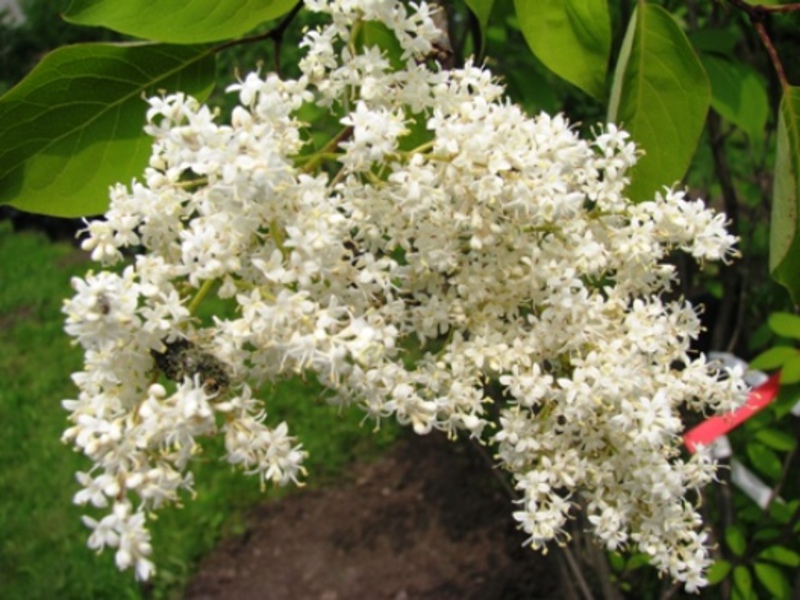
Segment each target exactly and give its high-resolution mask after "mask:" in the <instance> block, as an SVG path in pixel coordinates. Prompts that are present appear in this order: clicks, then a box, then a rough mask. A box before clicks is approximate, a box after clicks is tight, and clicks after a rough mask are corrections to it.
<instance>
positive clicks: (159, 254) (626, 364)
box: [64, 0, 744, 589]
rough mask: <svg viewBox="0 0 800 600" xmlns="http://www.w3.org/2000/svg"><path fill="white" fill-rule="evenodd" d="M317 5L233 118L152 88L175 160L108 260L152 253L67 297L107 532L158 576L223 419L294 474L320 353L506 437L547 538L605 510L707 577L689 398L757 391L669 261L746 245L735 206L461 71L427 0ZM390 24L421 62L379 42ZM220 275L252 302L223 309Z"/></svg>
mask: <svg viewBox="0 0 800 600" xmlns="http://www.w3.org/2000/svg"><path fill="white" fill-rule="evenodd" d="M306 5H307V6H308V7H309V8H311V9H312V10H317V11H320V12H325V13H328V14H329V16H330V18H331V19H330V20H331V23H330V24H329V25H327V26H322V27H319V28H317V29H314V30H311V31H309V32H308V33H307V34H306V36H305V38H304V40H303V42H302V46H303V47H304V48H305V49H306V55H305V58H304V59H303V60H302V62H301V65H300V66H301V69H302V76H301V77H300V78H299V79H298V80H296V81H288V80H282V79H280V78H279V77H278V76H276V75H274V74H270V75H267V76H266V77H262V76H261V75H259V74H257V73H251V74H249V75H247V76H246V77H245V78H244V79H243V80H242V81H240V82H239V83H238V84H235V85H233V86H231V87H230V88H229V90H230V91H233V92H236V93H238V97H239V105H238V106H237V107H236V108H235V109H234V110H233V112H232V115H231V120H230V123H229V124H223V123H219V122H218V118H217V114H216V112H215V111H213V110H211V109H209V108H208V107H206V106H202V105H200V104H199V103H197V102H196V101H195V100H193V99H192V98H190V97H187V96H185V95H183V94H176V95H171V96H166V97H159V98H153V99H151V100H150V109H149V111H148V113H147V117H148V126H147V131H148V132H149V133H150V134H151V135H152V136H153V139H154V145H153V155H152V157H151V159H150V166H149V167H148V169H147V170H146V171H145V173H144V174H143V177H142V179H141V181H137V182H134V183H133V184H132V185H131V186H130V187H129V188H126V187H124V186H117V187H115V188H114V189H113V190H112V192H111V205H110V207H109V210H108V213H107V215H106V218H105V219H104V220H99V221H95V222H92V223H90V224H89V225H88V227H87V231H88V235H89V237H88V239H87V240H86V242H85V243H84V247H85V248H86V249H87V250H90V251H91V252H92V257H93V258H94V259H95V260H97V261H99V262H100V263H103V264H112V263H115V262H118V261H120V260H122V259H123V256H125V255H126V254H128V255H129V254H130V252H131V250H134V251H136V252H137V253H138V256H137V258H136V260H135V262H134V264H133V265H131V266H128V267H127V268H125V269H124V270H123V271H122V272H121V273H119V272H117V271H114V272H111V271H101V272H99V273H91V272H90V273H89V274H87V276H86V277H85V278H84V279H75V280H74V282H73V286H74V288H75V296H74V297H73V298H72V299H70V300H68V301H67V302H66V304H65V307H64V312H65V313H66V315H67V324H66V330H67V332H68V333H69V334H70V335H72V336H73V337H74V338H75V340H76V341H77V342H78V343H79V344H80V345H81V346H82V347H83V348H84V350H85V367H84V370H83V371H81V372H79V373H76V374H74V376H73V379H74V381H75V383H76V384H77V386H78V388H79V393H78V395H77V398H76V399H72V400H66V401H64V406H65V407H66V408H67V409H68V410H69V411H70V412H71V417H70V418H71V421H72V425H71V427H70V428H69V429H68V430H67V431H66V432H65V434H64V439H65V440H67V441H69V442H71V443H73V444H74V445H75V446H76V447H77V448H79V449H80V450H82V451H83V452H84V453H85V454H86V455H87V456H88V457H89V458H90V459H91V461H92V462H93V466H92V467H91V469H90V470H89V472H88V473H79V474H78V481H79V482H80V484H81V485H82V486H83V489H82V490H81V491H79V492H78V493H77V494H76V496H75V501H76V502H77V503H80V504H91V505H92V506H94V507H97V508H100V509H103V508H105V509H107V510H110V512H109V513H108V514H107V515H106V516H105V517H103V518H102V519H101V520H100V521H96V520H94V519H92V518H89V517H86V519H85V522H86V524H87V525H88V526H89V527H90V528H91V529H92V530H93V532H92V534H91V536H90V538H89V545H90V546H91V547H92V548H96V549H102V548H104V547H111V548H114V549H115V551H116V553H117V554H116V558H117V564H118V565H119V566H120V568H127V567H133V568H134V569H135V571H136V575H137V577H139V578H142V579H146V578H147V577H149V576H150V575H151V574H152V572H153V564H152V563H151V562H150V560H149V559H148V558H147V557H148V556H149V555H150V552H151V549H150V544H149V534H148V532H147V529H146V515H147V514H148V513H150V512H151V511H153V510H155V509H158V508H159V507H161V506H163V505H165V504H169V503H175V502H178V501H179V500H180V496H181V494H182V492H186V491H191V486H192V482H193V479H192V473H191V467H192V459H193V458H194V457H195V456H196V455H197V454H198V453H199V452H200V451H201V449H202V448H201V445H200V444H201V441H202V439H203V438H204V437H206V436H209V435H222V436H224V438H225V447H226V452H227V457H226V458H227V460H228V461H229V462H230V463H232V464H234V465H240V466H241V468H242V469H243V470H244V471H245V472H247V473H252V474H254V475H257V476H258V478H259V480H260V481H261V482H262V483H266V482H268V481H269V482H274V483H277V484H279V485H284V484H286V483H289V482H292V483H297V482H298V479H299V478H300V477H301V476H302V474H303V473H304V471H303V467H302V461H303V458H304V457H305V452H304V451H303V450H302V448H301V446H300V445H299V444H297V442H296V441H295V439H294V438H292V437H291V436H290V435H289V433H288V427H287V425H286V423H278V424H275V425H268V424H267V423H268V415H267V410H268V408H269V407H268V406H264V403H263V402H262V401H261V400H259V399H258V398H257V390H258V389H259V387H260V386H262V385H264V384H265V383H268V382H272V381H276V380H278V379H281V378H285V377H290V376H293V375H294V374H303V373H313V374H315V375H316V377H317V379H318V380H319V381H321V382H322V383H323V384H324V385H325V386H327V387H329V388H330V389H331V390H333V391H334V393H335V398H336V401H338V402H339V403H341V404H342V405H356V406H358V407H360V408H361V409H363V410H364V411H365V412H366V413H367V415H368V416H369V417H371V418H373V419H375V420H376V422H379V421H380V420H381V419H386V418H390V417H391V418H396V419H397V420H398V421H399V422H401V423H403V424H407V425H409V426H411V427H413V428H414V430H415V431H416V432H418V433H420V434H424V433H428V432H430V431H431V430H434V429H438V430H441V431H445V432H447V433H448V434H450V435H455V434H456V433H457V432H459V431H465V432H466V433H467V434H468V435H470V436H472V437H476V438H479V439H482V440H484V441H485V442H487V443H491V444H493V445H494V446H495V447H496V452H497V458H498V460H499V462H500V464H501V465H502V466H503V467H504V468H505V469H506V470H507V471H508V472H509V473H510V476H511V477H512V478H513V481H514V484H515V486H516V489H517V490H518V491H519V495H520V497H519V503H518V506H517V510H516V511H515V512H514V517H515V518H516V519H517V520H518V521H519V524H520V527H521V528H522V529H523V530H524V531H525V532H526V534H527V535H528V540H529V543H530V544H531V545H532V546H533V547H534V548H540V547H543V546H544V545H545V544H546V543H547V542H549V541H550V540H565V539H566V537H567V534H566V532H565V525H566V521H567V519H568V518H569V517H570V515H571V514H572V513H573V512H574V511H575V510H578V509H582V510H585V511H586V512H587V514H588V521H589V523H591V524H592V526H593V528H594V532H595V534H596V535H597V536H598V538H599V539H600V540H601V541H602V543H603V544H604V545H605V546H606V547H607V548H610V549H616V548H622V547H635V548H638V549H639V550H640V551H642V552H645V553H646V554H647V555H648V556H649V557H650V558H651V560H652V561H653V563H654V564H655V565H656V566H657V567H658V568H659V569H661V570H662V571H665V572H668V573H669V574H670V575H671V576H672V577H674V578H676V579H678V580H681V581H684V582H685V583H686V586H687V588H689V589H696V588H697V587H699V586H701V585H703V584H704V583H705V580H704V579H703V573H704V570H705V569H706V567H707V566H708V565H709V563H710V560H709V557H708V551H707V548H706V545H705V536H704V534H703V533H702V532H701V531H700V529H699V527H700V518H699V515H698V513H697V511H696V509H695V507H694V506H693V505H692V503H691V501H690V499H689V497H687V494H689V493H690V492H691V491H692V490H694V489H696V488H698V487H700V486H702V485H704V484H705V483H706V482H707V481H709V479H711V478H712V477H713V473H714V466H713V464H711V463H709V462H707V461H705V460H704V459H703V458H702V457H700V456H697V457H693V458H691V459H685V458H683V457H682V456H681V454H680V452H679V442H680V433H681V430H682V424H681V421H680V418H679V410H680V409H681V408H684V407H685V408H689V409H692V410H697V411H706V410H715V411H727V410H731V409H733V408H735V407H736V406H737V405H738V404H739V403H740V402H741V401H742V399H743V390H744V387H743V384H742V381H741V373H738V372H729V373H722V375H725V376H724V377H720V375H721V373H720V369H719V368H718V367H716V366H715V365H711V364H709V363H707V362H706V360H705V358H704V357H703V356H696V355H693V354H691V353H690V352H689V345H690V342H691V340H692V339H693V338H695V337H696V336H697V335H698V333H699V331H700V325H699V321H698V319H697V316H696V313H695V311H694V309H693V307H692V306H691V305H689V304H688V303H687V302H685V301H682V300H667V297H668V295H667V294H666V293H665V292H667V291H669V290H670V287H671V286H672V284H673V283H674V280H675V277H676V274H675V270H674V268H673V266H672V265H671V264H670V263H668V262H666V259H667V257H668V256H669V255H670V254H671V253H672V252H674V251H675V250H682V251H684V252H686V253H688V254H689V255H691V256H693V257H695V258H696V259H697V261H698V262H700V263H703V262H705V261H713V260H726V259H727V258H728V257H730V256H731V255H732V254H733V244H734V241H735V240H734V239H733V238H732V237H731V236H730V235H728V234H727V233H726V231H725V228H724V216H723V215H719V214H715V213H713V212H712V211H711V210H710V209H708V208H706V207H705V205H704V204H703V203H702V202H701V201H694V200H689V199H687V198H686V197H685V195H684V194H683V193H682V192H680V191H676V190H671V189H667V188H665V189H664V190H663V191H662V192H661V193H658V194H656V195H655V197H654V198H653V199H652V200H650V201H648V202H643V203H639V204H633V203H631V202H630V201H629V199H628V198H627V197H626V196H625V190H626V186H627V184H628V172H629V170H630V168H631V167H632V166H633V165H634V164H635V162H636V159H637V152H636V150H635V147H634V145H633V144H632V143H631V141H630V140H629V138H628V134H627V133H625V132H624V131H621V130H619V129H617V128H616V127H614V126H613V125H609V126H607V127H605V128H603V129H601V130H600V131H598V132H596V134H595V135H594V137H592V138H591V139H586V140H584V139H581V138H580V137H579V136H578V134H577V133H576V131H575V129H574V128H572V127H571V126H570V124H569V123H568V122H567V120H566V119H565V118H564V117H563V116H561V115H556V116H550V115H546V114H541V115H538V116H535V117H530V116H527V115H525V114H524V113H523V112H522V110H521V109H520V108H519V107H518V106H515V105H513V104H510V103H509V102H508V101H507V100H505V99H504V98H503V88H502V86H501V85H500V84H499V83H498V82H497V80H496V79H495V78H494V77H493V76H492V74H491V73H490V72H489V71H488V70H486V69H483V68H480V67H478V66H476V65H474V64H467V65H466V66H465V67H464V68H462V69H453V70H445V69H442V68H441V67H439V66H438V65H437V64H436V62H435V61H434V60H433V57H434V56H435V50H434V44H435V43H436V40H437V39H438V38H439V37H440V35H441V33H440V31H439V30H438V28H437V27H436V25H435V24H434V22H433V20H432V17H431V9H430V8H429V7H428V6H427V5H425V4H420V5H418V6H417V5H411V6H410V7H407V6H405V5H404V4H401V3H400V2H397V1H395V0H337V1H333V2H323V1H321V0H315V1H313V2H312V1H309V2H307V3H306ZM370 20H377V21H380V22H382V23H383V24H384V25H385V26H386V27H387V28H388V29H389V30H391V31H392V32H393V33H394V34H395V36H396V37H397V40H398V42H399V44H400V48H401V50H400V52H401V56H400V57H399V60H400V61H401V62H402V64H403V66H402V68H397V66H396V65H397V59H398V57H395V59H394V62H392V61H390V60H389V59H388V57H387V56H386V55H385V54H384V53H383V52H382V51H381V50H380V49H379V48H376V47H360V46H359V45H358V44H357V43H356V42H355V41H354V39H353V29H354V28H356V27H359V26H360V24H361V23H362V22H364V21H370ZM393 65H394V66H393ZM308 103H316V104H318V105H319V106H322V107H332V109H334V110H336V111H339V110H341V108H342V107H349V108H348V109H347V110H346V114H345V115H344V116H343V117H341V116H340V117H339V119H340V123H341V125H342V127H343V130H342V131H341V133H340V134H338V135H337V136H335V137H334V139H332V141H331V143H330V144H328V146H327V147H325V148H322V149H321V150H320V152H318V153H314V152H312V151H311V149H309V148H305V147H304V145H303V141H302V140H304V139H307V137H308V136H307V134H306V133H305V132H304V131H303V130H304V129H305V128H306V127H307V125H306V124H304V123H301V122H300V121H299V120H298V119H297V117H296V116H295V114H296V112H297V110H298V109H299V108H300V107H301V106H303V105H304V104H308ZM412 131H413V132H414V134H413V135H414V139H424V140H425V141H424V142H422V143H421V145H420V146H418V147H417V148H414V149H412V148H411V142H410V139H411V137H410V136H411V134H412ZM421 131H424V132H425V136H423V137H422V138H421V137H420V132H421ZM323 167H324V168H323ZM123 251H124V252H123ZM208 294H215V295H218V296H219V297H220V298H222V299H223V300H225V301H227V302H228V303H229V305H231V306H232V307H234V308H235V310H234V311H231V312H230V313H229V314H231V315H234V316H232V317H230V318H218V319H216V320H215V321H214V322H213V323H211V324H201V323H200V321H199V320H197V319H196V318H194V317H193V313H194V311H195V309H196V307H197V305H199V303H200V302H201V301H202V299H203V298H204V297H206V296H207V295H208ZM670 297H672V296H670ZM412 340H416V343H419V344H421V345H422V346H421V349H422V352H421V353H420V356H421V357H420V358H419V359H418V360H416V361H415V364H414V365H413V367H409V366H408V365H407V364H406V362H404V360H403V359H404V355H403V353H402V352H401V349H402V348H403V347H404V346H403V345H404V344H405V347H406V348H407V347H408V345H409V344H410V343H412ZM489 382H494V384H493V385H494V387H495V388H496V389H497V390H499V391H501V393H499V394H493V397H492V398H490V397H489V396H487V395H486V390H487V389H489V387H490V386H487V385H486V384H487V383H489ZM490 402H501V403H502V405H501V406H500V407H499V411H498V412H494V411H493V413H492V414H499V419H498V420H497V421H498V422H497V423H496V424H495V425H493V426H492V427H487V424H488V422H489V418H490V416H489V413H488V412H487V410H486V406H487V404H488V403H490ZM109 507H110V508H109Z"/></svg>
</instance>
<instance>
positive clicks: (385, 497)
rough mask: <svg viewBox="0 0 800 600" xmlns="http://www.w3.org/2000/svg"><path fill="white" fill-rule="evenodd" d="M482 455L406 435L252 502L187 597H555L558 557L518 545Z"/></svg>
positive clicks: (519, 537) (504, 500)
mask: <svg viewBox="0 0 800 600" xmlns="http://www.w3.org/2000/svg"><path fill="white" fill-rule="evenodd" d="M513 508H514V505H513V504H512V503H511V502H510V500H509V498H508V495H507V494H506V493H505V492H504V490H503V488H502V487H501V486H500V485H499V484H498V482H497V479H496V478H495V477H494V476H493V474H492V472H491V469H490V468H489V466H488V465H487V463H486V460H485V458H484V457H482V456H481V455H480V453H478V452H477V451H475V450H474V449H473V448H471V447H470V446H469V445H467V444H464V443H458V444H454V443H451V442H448V441H447V440H445V439H444V438H443V437H442V436H438V435H433V434H432V435H429V436H426V437H421V438H420V437H416V436H414V437H411V438H408V439H406V440H404V441H402V442H399V443H398V444H397V445H396V446H395V447H394V448H393V449H392V450H390V451H389V452H388V453H387V454H385V455H384V456H383V457H381V458H379V459H377V460H375V461H373V462H370V463H365V464H357V465H355V466H353V467H352V468H351V469H350V470H348V471H347V472H346V473H345V474H344V475H343V478H342V482H341V484H339V485H338V486H337V487H330V488H325V489H318V490H311V491H304V492H300V493H297V494H294V495H291V496H289V497H288V498H285V499H284V500H281V501H277V502H272V503H268V504H265V505H263V506H261V507H259V508H257V509H256V510H255V511H254V512H253V513H252V514H251V515H250V519H249V527H248V530H247V531H246V532H245V534H244V535H241V536H239V537H236V538H229V539H226V540H224V541H223V542H222V543H221V544H220V546H219V547H218V548H217V549H216V551H215V552H214V553H213V554H212V555H211V556H209V557H207V558H206V560H205V561H204V562H203V563H202V564H201V566H200V569H199V571H198V573H197V575H196V576H195V578H194V579H193V581H192V582H191V584H190V585H189V588H188V590H187V592H186V598H187V599H191V600H221V599H225V600H250V599H252V600H256V599H258V600H262V599H264V600H266V599H269V600H290V599H291V600H297V599H300V600H304V599H310V600H361V599H368V600H373V599H375V600H382V599H386V600H418V599H422V600H456V599H457V600H501V599H502V600H520V599H523V598H525V599H535V598H539V599H548V598H553V599H555V598H559V597H561V594H560V593H559V590H560V581H559V571H558V567H557V564H556V562H555V561H554V560H552V559H551V558H550V557H548V556H542V555H541V554H539V553H537V552H533V551H532V550H530V548H527V547H523V546H522V542H523V541H524V535H523V534H522V533H521V532H520V531H518V530H517V529H516V527H515V524H514V521H513V519H512V518H511V512H512V510H513Z"/></svg>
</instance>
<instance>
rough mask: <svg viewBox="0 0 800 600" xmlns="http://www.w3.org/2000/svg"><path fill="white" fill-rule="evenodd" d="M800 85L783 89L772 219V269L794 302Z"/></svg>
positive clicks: (799, 261)
mask: <svg viewBox="0 0 800 600" xmlns="http://www.w3.org/2000/svg"><path fill="white" fill-rule="evenodd" d="M798 202H800V88H799V87H790V88H787V89H786V90H785V91H784V95H783V99H782V100H781V106H780V117H779V118H778V148H777V150H776V157H775V182H774V185H773V191H772V218H771V220H770V240H769V270H770V273H771V274H772V277H773V279H775V281H777V282H778V283H780V284H781V285H783V286H784V287H785V288H786V289H787V290H789V294H790V295H791V297H792V300H793V301H794V302H795V304H797V303H800V236H798Z"/></svg>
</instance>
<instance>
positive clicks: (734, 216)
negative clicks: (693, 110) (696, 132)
mask: <svg viewBox="0 0 800 600" xmlns="http://www.w3.org/2000/svg"><path fill="white" fill-rule="evenodd" d="M707 121H708V139H709V144H710V146H711V155H712V157H713V159H714V174H715V176H716V179H717V181H719V184H720V187H721V188H722V199H723V202H724V204H725V215H726V216H727V217H728V220H729V223H730V224H729V231H730V232H731V233H732V234H733V235H736V236H738V235H739V198H738V197H737V194H736V187H735V186H734V185H733V175H732V173H731V169H730V166H729V165H728V157H727V155H726V154H725V139H724V137H723V135H722V129H721V126H720V119H719V116H718V115H717V114H716V113H715V112H713V111H712V112H709V113H708V120H707ZM721 275H722V285H723V294H722V300H721V303H720V308H719V314H718V316H717V321H716V323H714V324H713V325H712V327H713V328H714V329H713V331H712V335H711V349H712V350H722V349H725V348H729V347H730V341H731V340H730V338H728V336H729V333H730V331H731V323H732V321H733V318H734V316H735V315H736V304H737V302H738V301H739V293H738V288H739V283H740V282H739V276H738V273H737V272H736V270H735V269H734V268H733V267H732V266H730V265H725V266H723V267H722V273H721Z"/></svg>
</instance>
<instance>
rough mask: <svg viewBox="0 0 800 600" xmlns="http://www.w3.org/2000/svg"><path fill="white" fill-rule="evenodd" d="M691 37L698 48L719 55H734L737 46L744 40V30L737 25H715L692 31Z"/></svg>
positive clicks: (693, 44)
mask: <svg viewBox="0 0 800 600" xmlns="http://www.w3.org/2000/svg"><path fill="white" fill-rule="evenodd" d="M689 39H690V40H691V42H692V46H694V47H695V49H696V50H699V51H701V52H704V53H705V52H710V53H713V54H716V55H717V56H723V57H733V55H734V53H735V52H736V46H737V45H739V43H740V42H741V41H742V30H741V29H739V28H738V27H736V26H735V25H729V26H728V27H726V28H722V27H720V26H719V25H714V26H709V28H707V29H698V30H695V31H691V32H690V33H689Z"/></svg>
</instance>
